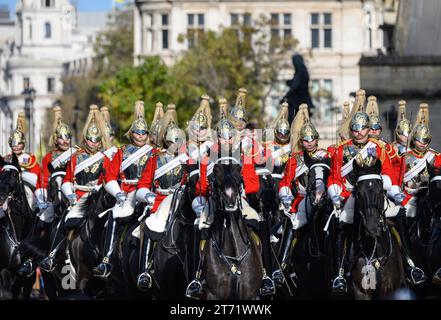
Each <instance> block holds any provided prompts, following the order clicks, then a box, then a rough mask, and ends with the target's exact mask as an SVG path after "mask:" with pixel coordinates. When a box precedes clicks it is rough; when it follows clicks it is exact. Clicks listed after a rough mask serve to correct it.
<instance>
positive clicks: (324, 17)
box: [311, 13, 332, 49]
mask: <svg viewBox="0 0 441 320" xmlns="http://www.w3.org/2000/svg"><path fill="white" fill-rule="evenodd" d="M311 48H313V49H319V48H332V13H322V14H321V13H311Z"/></svg>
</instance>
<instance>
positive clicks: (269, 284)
mask: <svg viewBox="0 0 441 320" xmlns="http://www.w3.org/2000/svg"><path fill="white" fill-rule="evenodd" d="M259 292H260V295H261V296H271V295H273V294H275V293H276V287H275V286H274V281H273V279H271V278H270V277H268V276H264V277H263V279H262V287H261V288H260V290H259Z"/></svg>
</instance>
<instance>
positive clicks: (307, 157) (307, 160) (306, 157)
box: [303, 152, 313, 168]
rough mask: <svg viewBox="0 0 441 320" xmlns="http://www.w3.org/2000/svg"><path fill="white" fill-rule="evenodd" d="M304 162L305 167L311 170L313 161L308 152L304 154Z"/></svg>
mask: <svg viewBox="0 0 441 320" xmlns="http://www.w3.org/2000/svg"><path fill="white" fill-rule="evenodd" d="M303 161H305V165H306V166H307V167H308V168H309V167H310V166H311V165H312V162H313V161H312V159H311V157H310V155H309V153H308V152H303Z"/></svg>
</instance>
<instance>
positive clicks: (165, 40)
mask: <svg viewBox="0 0 441 320" xmlns="http://www.w3.org/2000/svg"><path fill="white" fill-rule="evenodd" d="M161 28H162V32H161V33H162V35H161V39H162V49H168V48H169V34H168V14H161Z"/></svg>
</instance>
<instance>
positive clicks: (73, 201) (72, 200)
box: [66, 193, 77, 206]
mask: <svg viewBox="0 0 441 320" xmlns="http://www.w3.org/2000/svg"><path fill="white" fill-rule="evenodd" d="M66 198H67V200H69V203H70V205H71V206H74V205H76V204H77V195H76V194H75V193H71V194H68V195H67V196H66Z"/></svg>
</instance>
